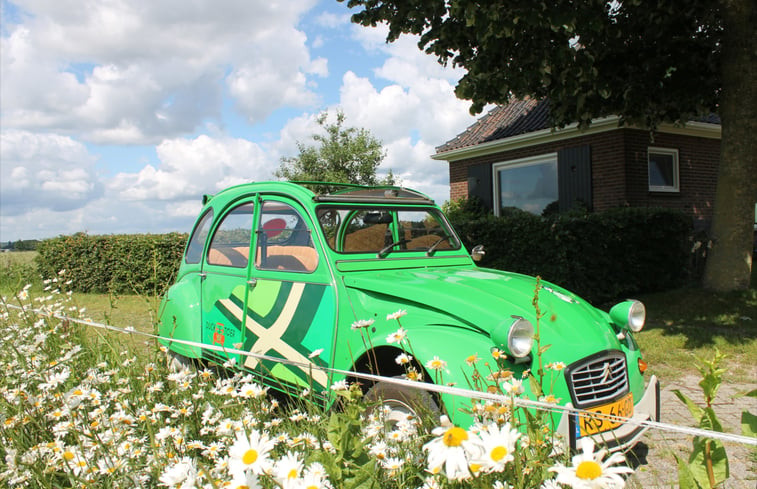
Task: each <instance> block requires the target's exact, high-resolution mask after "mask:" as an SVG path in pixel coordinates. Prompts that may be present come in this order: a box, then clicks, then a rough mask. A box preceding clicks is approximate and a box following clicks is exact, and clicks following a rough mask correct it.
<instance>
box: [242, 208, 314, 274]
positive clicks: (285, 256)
mask: <svg viewBox="0 0 757 489" xmlns="http://www.w3.org/2000/svg"><path fill="white" fill-rule="evenodd" d="M255 266H256V267H257V268H258V269H259V270H282V271H290V272H312V271H314V270H315V269H316V267H317V266H318V252H317V251H316V249H315V246H314V244H313V238H312V236H311V233H310V228H308V225H307V223H306V222H305V220H304V219H303V218H302V216H301V215H300V213H299V212H297V210H295V209H294V208H293V207H292V206H290V205H288V204H285V203H283V202H276V201H272V200H271V201H265V202H263V207H262V208H261V212H260V224H259V226H258V230H257V250H256V252H255Z"/></svg>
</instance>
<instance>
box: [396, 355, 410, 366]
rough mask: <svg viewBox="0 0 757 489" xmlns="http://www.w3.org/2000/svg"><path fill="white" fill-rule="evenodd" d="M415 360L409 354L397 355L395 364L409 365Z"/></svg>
mask: <svg viewBox="0 0 757 489" xmlns="http://www.w3.org/2000/svg"><path fill="white" fill-rule="evenodd" d="M412 360H413V357H412V355H408V354H407V353H400V354H399V355H397V358H395V359H394V362H395V363H396V364H397V365H407V364H408V363H410V362H411V361H412Z"/></svg>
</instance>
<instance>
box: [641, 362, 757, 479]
mask: <svg viewBox="0 0 757 489" xmlns="http://www.w3.org/2000/svg"><path fill="white" fill-rule="evenodd" d="M698 383H699V378H698V377H696V376H692V375H687V376H685V377H683V378H682V379H680V380H678V381H675V382H663V385H662V389H661V398H662V407H661V410H662V414H661V415H662V420H661V421H662V422H663V423H670V424H675V425H679V426H695V422H694V420H693V418H692V417H691V413H689V410H688V408H687V407H686V406H685V405H684V404H683V403H682V402H681V401H680V400H678V397H676V395H675V394H674V393H673V390H676V389H677V390H680V391H681V392H682V393H683V394H685V395H686V396H687V397H688V398H689V399H691V400H693V401H694V402H696V403H697V404H699V405H700V406H703V395H702V391H701V388H700V387H699V385H698ZM755 388H757V376H756V377H755V382H753V383H743V384H725V383H724V384H723V385H721V386H720V390H719V391H718V394H717V396H716V399H715V401H716V402H715V404H714V406H713V407H714V410H715V414H716V415H717V416H718V419H719V420H720V422H721V424H722V425H723V429H724V430H725V431H726V432H729V433H735V434H741V413H742V412H743V411H750V412H751V413H752V414H757V399H755V398H752V397H745V396H741V397H739V394H743V393H745V392H748V391H750V390H752V389H755ZM691 443H692V437H691V436H690V435H686V434H681V433H672V432H668V431H665V432H663V431H659V430H649V431H647V433H646V434H645V435H644V437H643V438H642V441H641V443H640V444H639V445H637V446H636V447H635V448H634V450H633V451H631V452H629V453H628V454H627V456H628V459H629V462H630V463H632V464H633V460H634V459H636V460H637V461H638V466H637V467H636V472H635V473H634V474H633V476H631V478H630V479H629V480H628V484H627V487H629V488H632V489H658V488H659V489H663V488H665V489H670V488H675V487H678V469H677V465H676V460H675V458H674V456H673V454H677V455H678V456H679V457H680V458H682V459H684V460H687V459H688V456H689V454H690V453H691V446H692V445H691ZM725 449H726V454H727V455H728V463H729V466H730V474H731V476H730V478H729V479H728V480H727V481H726V482H725V484H723V485H722V486H720V487H721V488H723V489H757V448H756V447H752V446H747V445H743V444H738V443H730V442H726V443H725Z"/></svg>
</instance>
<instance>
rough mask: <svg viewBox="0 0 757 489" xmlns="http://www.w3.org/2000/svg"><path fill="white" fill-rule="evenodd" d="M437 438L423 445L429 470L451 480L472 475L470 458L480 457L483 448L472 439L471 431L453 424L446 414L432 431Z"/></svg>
mask: <svg viewBox="0 0 757 489" xmlns="http://www.w3.org/2000/svg"><path fill="white" fill-rule="evenodd" d="M432 433H433V434H434V435H436V438H434V439H433V440H431V441H430V442H428V443H426V444H425V445H423V450H425V451H427V452H428V471H429V472H431V473H432V474H438V473H440V472H441V471H442V469H443V470H444V474H445V475H446V476H447V478H448V479H450V480H464V479H468V478H470V477H471V472H470V470H469V465H470V462H469V460H470V459H473V458H478V457H479V456H480V453H481V448H480V447H479V446H478V445H477V444H476V441H475V439H471V436H470V435H469V433H468V432H467V431H466V430H464V429H463V428H460V427H459V426H453V425H452V424H451V423H450V421H449V419H448V418H447V417H446V416H442V423H441V426H439V427H437V428H434V430H433V431H432Z"/></svg>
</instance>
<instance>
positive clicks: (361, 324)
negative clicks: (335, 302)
mask: <svg viewBox="0 0 757 489" xmlns="http://www.w3.org/2000/svg"><path fill="white" fill-rule="evenodd" d="M374 321H375V319H358V320H357V321H355V322H354V323H352V329H363V328H367V327H368V326H370V325H371V324H373V322H374Z"/></svg>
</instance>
